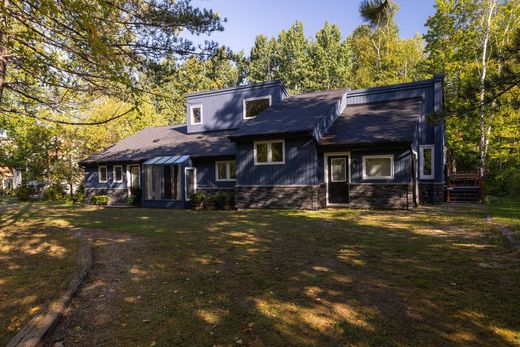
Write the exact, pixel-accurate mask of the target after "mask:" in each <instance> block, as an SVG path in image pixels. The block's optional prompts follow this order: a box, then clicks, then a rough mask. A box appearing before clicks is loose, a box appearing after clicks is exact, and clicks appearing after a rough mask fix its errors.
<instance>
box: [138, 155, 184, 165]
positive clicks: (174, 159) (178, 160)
mask: <svg viewBox="0 0 520 347" xmlns="http://www.w3.org/2000/svg"><path fill="white" fill-rule="evenodd" d="M188 159H190V156H189V155H170V156H160V157H153V158H152V159H148V160H147V161H145V162H144V165H174V164H182V163H184V162H186V161H187V160H188Z"/></svg>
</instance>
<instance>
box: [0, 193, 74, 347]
mask: <svg viewBox="0 0 520 347" xmlns="http://www.w3.org/2000/svg"><path fill="white" fill-rule="evenodd" d="M29 209H30V205H29V204H24V205H15V204H13V203H10V204H9V206H8V205H6V204H2V203H1V202H0V345H2V346H3V345H6V344H7V342H9V339H10V338H11V337H13V336H14V335H15V333H16V332H17V331H18V330H19V329H20V328H21V327H22V326H23V324H25V323H26V322H27V321H28V320H29V319H30V318H31V317H32V316H33V315H34V314H35V313H36V312H38V311H39V309H40V308H42V306H43V305H45V304H46V303H47V302H48V300H50V299H54V298H57V297H58V296H59V294H60V293H61V292H62V291H63V290H65V289H66V287H67V285H66V282H65V281H66V280H67V279H71V276H72V275H73V272H74V269H75V264H76V263H75V255H76V251H77V243H76V240H75V239H74V238H73V237H72V236H71V235H70V234H69V233H67V232H66V231H64V230H61V229H57V228H53V227H49V226H43V225H42V226H38V225H35V224H33V223H24V222H21V221H20V220H19V218H21V217H22V216H23V215H25V214H27V213H29V212H30V211H29Z"/></svg>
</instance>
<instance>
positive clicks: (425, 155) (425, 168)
mask: <svg viewBox="0 0 520 347" xmlns="http://www.w3.org/2000/svg"><path fill="white" fill-rule="evenodd" d="M419 152H420V153H419V156H420V157H419V160H420V166H419V167H420V177H421V178H422V179H434V178H435V171H434V170H435V158H434V156H435V146H434V145H421V146H420V147H419Z"/></svg>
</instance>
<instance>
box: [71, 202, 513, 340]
mask: <svg viewBox="0 0 520 347" xmlns="http://www.w3.org/2000/svg"><path fill="white" fill-rule="evenodd" d="M68 211H69V212H67V213H69V215H68V216H65V217H64V218H65V219H66V220H68V221H69V222H70V223H71V224H74V225H78V226H86V225H90V226H92V225H94V226H98V227H100V228H108V229H110V230H118V231H122V230H126V231H127V232H130V233H133V234H134V235H135V236H136V237H138V238H139V243H140V244H141V245H142V246H143V249H144V250H143V251H139V252H140V253H139V254H137V255H134V256H133V257H132V256H131V254H129V255H126V256H125V258H124V259H125V260H124V262H122V263H121V264H120V266H121V269H120V270H119V271H122V272H124V276H125V277H124V278H123V279H122V280H121V283H120V286H119V287H118V291H120V292H119V295H117V296H115V297H114V298H113V300H111V301H110V302H108V303H106V305H107V306H106V307H105V308H104V310H105V311H104V314H107V315H108V316H110V319H107V321H110V322H111V323H110V324H109V326H106V327H98V328H97V329H96V330H95V334H94V335H92V336H90V337H89V339H88V341H85V343H90V344H91V343H105V344H106V343H111V344H118V345H125V344H128V343H132V344H139V345H144V344H150V343H152V342H155V343H156V344H157V345H200V346H207V345H213V344H232V343H234V342H235V341H236V340H237V339H240V340H241V341H242V342H243V343H244V344H249V345H403V344H404V345H418V344H420V345H466V344H477V345H478V344H482V345H489V344H499V345H515V344H518V341H520V340H519V339H520V336H519V335H520V331H519V327H520V313H519V309H518V301H517V298H518V297H519V296H520V260H519V257H518V255H515V254H513V253H511V252H510V251H509V250H507V249H505V248H503V247H502V244H501V240H500V239H499V238H498V237H495V236H496V235H495V234H493V233H491V232H489V230H485V228H484V229H483V227H482V225H479V222H480V220H478V219H474V218H473V216H472V215H460V216H458V215H457V216H449V217H446V214H445V212H443V211H442V210H439V209H426V210H418V211H412V212H405V211H396V212H388V211H387V212H381V211H349V210H337V211H320V212H301V211H240V212H210V211H202V212H195V211H177V210H176V211H173V210H143V209H133V210H131V211H117V213H116V212H114V211H113V210H111V211H110V210H100V209H89V210H82V211H80V212H76V211H73V210H68ZM76 213H78V214H76ZM98 247H103V246H102V245H100V246H98ZM105 280H106V282H107V283H108V285H110V283H109V282H110V281H109V280H110V279H105ZM76 344H78V343H76ZM79 344H80V345H81V343H79Z"/></svg>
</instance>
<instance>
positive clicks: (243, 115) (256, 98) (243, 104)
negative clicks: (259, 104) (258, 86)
mask: <svg viewBox="0 0 520 347" xmlns="http://www.w3.org/2000/svg"><path fill="white" fill-rule="evenodd" d="M263 99H269V107H271V104H272V97H271V95H266V96H258V97H255V98H247V99H243V100H242V118H243V119H253V118H255V117H256V116H254V117H246V102H248V101H255V100H263Z"/></svg>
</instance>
